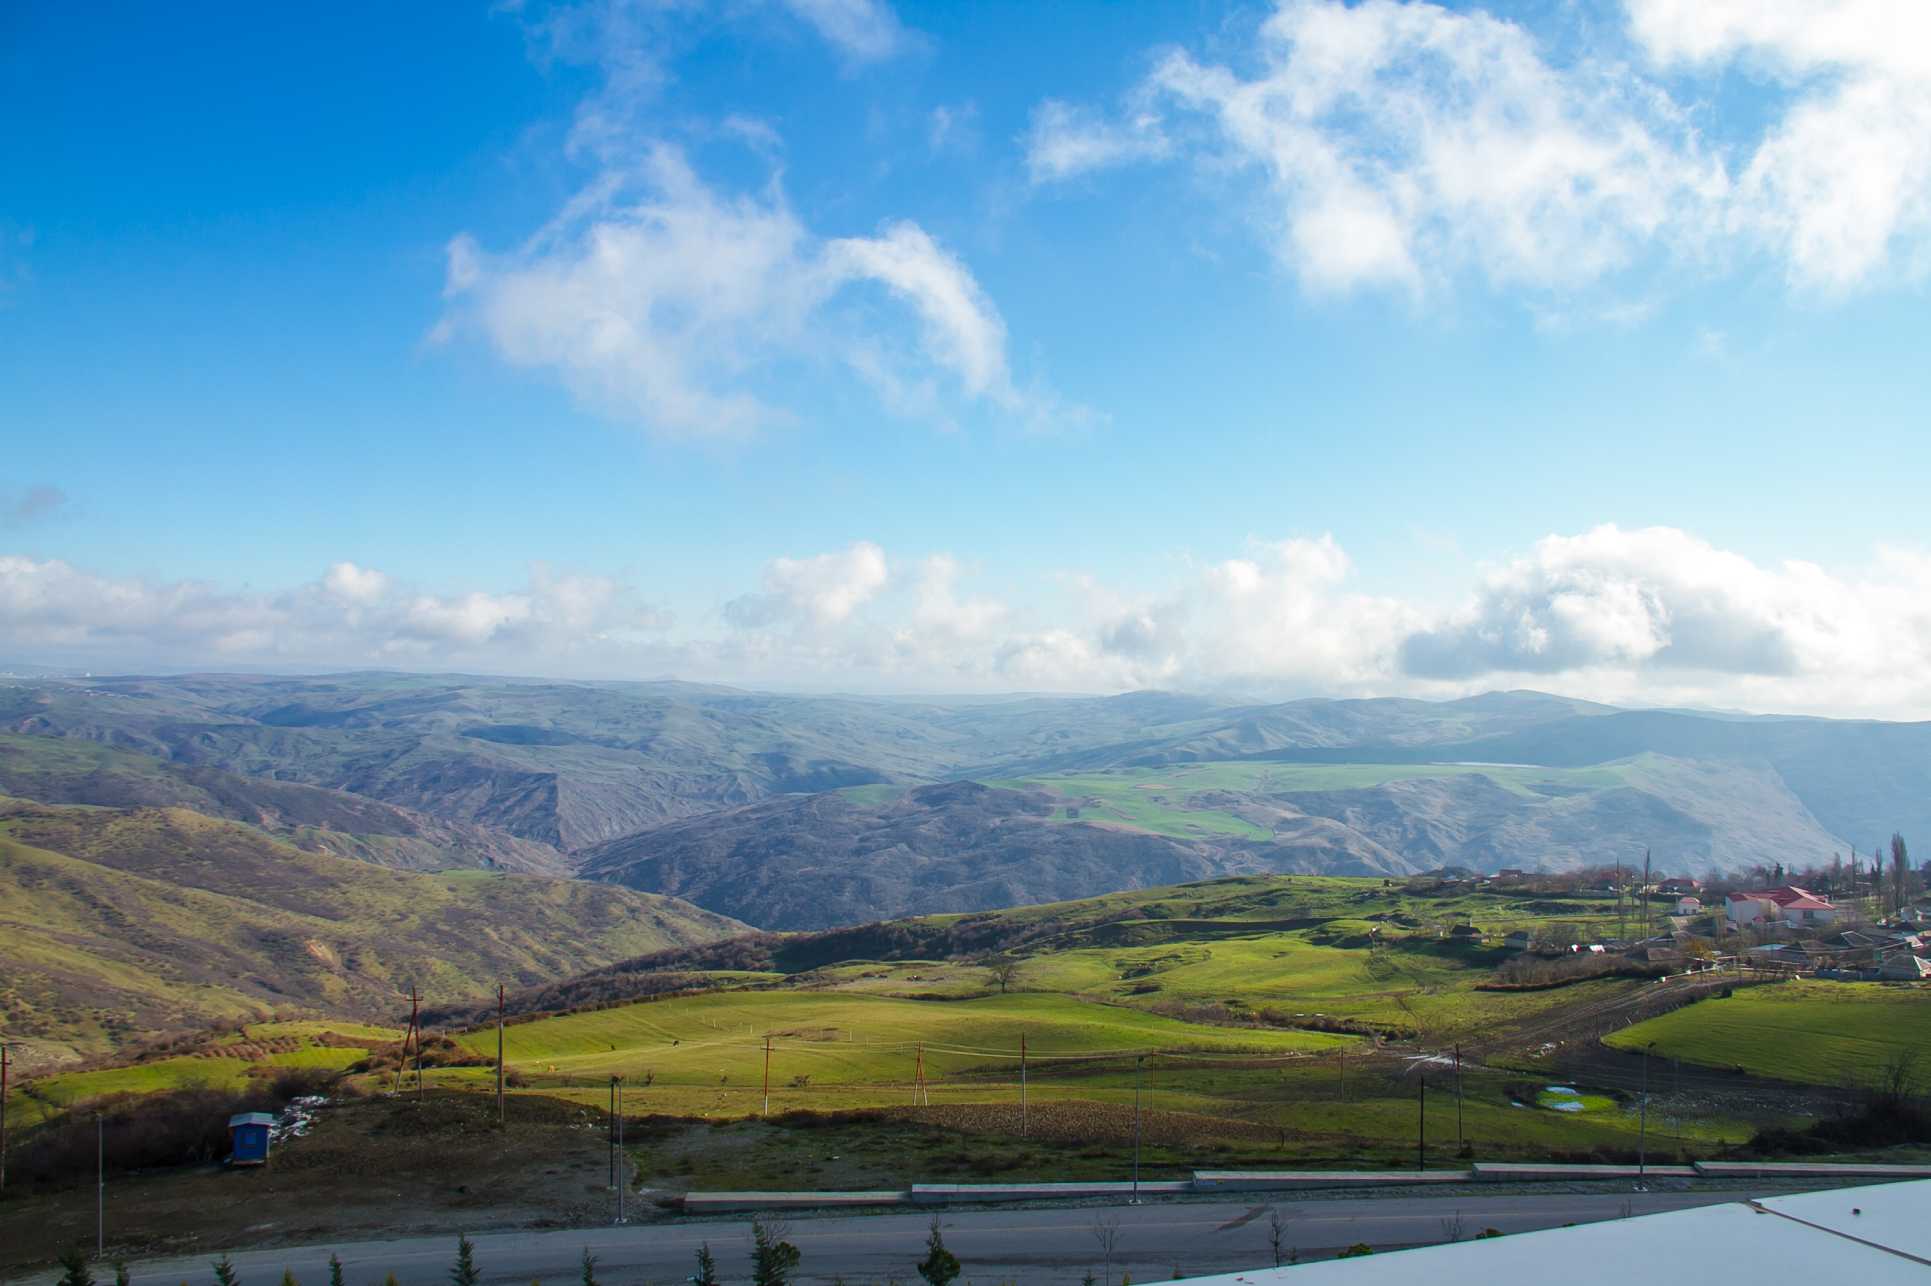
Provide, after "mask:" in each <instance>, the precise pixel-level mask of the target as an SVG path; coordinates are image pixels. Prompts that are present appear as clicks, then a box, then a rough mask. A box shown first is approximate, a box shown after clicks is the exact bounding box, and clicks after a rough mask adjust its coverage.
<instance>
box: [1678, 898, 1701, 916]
mask: <svg viewBox="0 0 1931 1286" xmlns="http://www.w3.org/2000/svg"><path fill="white" fill-rule="evenodd" d="M1676 914H1677V915H1701V914H1703V900H1702V899H1701V898H1693V897H1680V898H1678V899H1676Z"/></svg>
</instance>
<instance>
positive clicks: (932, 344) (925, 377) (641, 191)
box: [438, 144, 1042, 435]
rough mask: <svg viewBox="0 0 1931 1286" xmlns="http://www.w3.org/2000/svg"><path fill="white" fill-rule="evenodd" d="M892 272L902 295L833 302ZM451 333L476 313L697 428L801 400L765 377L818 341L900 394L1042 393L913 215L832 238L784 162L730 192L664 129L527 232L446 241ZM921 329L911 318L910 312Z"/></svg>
mask: <svg viewBox="0 0 1931 1286" xmlns="http://www.w3.org/2000/svg"><path fill="white" fill-rule="evenodd" d="M866 283H872V284H876V285H879V286H882V287H884V289H885V291H886V292H887V294H888V296H889V297H890V298H891V299H893V300H896V301H897V302H898V303H899V304H901V305H902V306H903V307H902V308H896V309H894V308H887V309H864V308H858V307H844V306H834V305H840V304H842V303H844V302H847V301H849V298H850V295H851V291H852V288H853V287H855V286H859V285H863V284H866ZM445 293H446V295H447V296H448V298H449V299H450V301H451V309H452V311H451V314H450V316H449V317H448V318H446V319H445V322H444V324H443V325H442V326H441V327H439V330H438V335H439V337H447V336H450V335H453V334H455V333H458V332H459V331H460V330H461V329H463V327H464V326H465V325H467V326H473V327H474V328H476V329H477V330H479V331H480V332H481V333H482V334H483V335H484V336H486V337H487V339H488V340H489V341H490V343H491V344H492V345H493V347H494V348H495V350H496V351H497V353H498V354H500V355H501V356H502V357H503V358H504V360H506V361H508V362H510V363H512V364H514V365H517V366H524V367H531V368H537V369H543V370H548V371H552V372H554V373H555V374H556V375H557V376H558V377H559V378H561V379H562V380H563V382H564V383H565V384H566V385H567V386H568V387H569V388H570V389H571V391H572V392H573V393H575V394H576V396H577V397H578V398H579V399H581V400H582V401H583V402H584V403H585V404H586V405H588V406H590V407H593V408H595V409H596V410H598V411H600V412H602V413H604V414H607V415H611V416H613V417H617V418H624V419H633V420H638V421H641V422H643V423H645V424H647V425H649V426H651V427H653V428H657V429H661V430H666V431H669V432H673V433H682V434H691V435H731V434H742V433H745V432H747V431H749V430H752V429H754V428H757V427H759V426H761V425H764V424H768V423H770V422H772V421H774V420H781V419H784V418H787V417H788V415H789V411H788V409H787V408H786V407H785V406H783V405H782V404H779V403H776V402H773V401H771V400H768V399H767V397H766V396H765V395H764V394H763V392H762V390H763V388H764V387H765V386H766V385H767V384H768V383H770V382H771V381H772V380H773V379H774V378H775V377H776V376H777V375H778V374H780V373H781V372H782V371H783V370H784V369H785V368H786V367H787V366H788V365H790V364H794V363H797V362H800V361H809V360H812V359H814V358H817V359H829V360H832V361H835V362H837V363H840V364H842V365H844V366H847V367H849V368H851V369H852V370H854V371H856V372H858V373H859V374H860V375H861V376H864V377H865V378H866V379H868V380H869V381H870V382H872V383H873V384H874V385H875V386H878V387H880V388H881V389H883V390H885V391H886V392H887V395H888V397H890V395H891V394H892V393H893V391H895V390H910V389H917V390H919V392H920V396H918V397H917V398H913V397H910V396H906V397H901V398H896V399H893V405H894V409H907V408H910V409H927V410H933V411H936V408H937V407H939V406H940V405H942V404H944V403H945V402H946V400H947V398H948V397H951V398H954V399H963V400H964V401H965V402H967V403H971V402H976V401H981V400H984V401H988V402H991V403H993V404H996V405H998V406H1001V407H1003V408H1007V409H1034V410H1036V409H1037V408H1038V406H1040V405H1042V403H1040V402H1039V401H1037V400H1036V399H1028V398H1024V397H1021V396H1020V395H1019V394H1017V393H1016V392H1015V391H1014V389H1013V385H1012V382H1011V378H1010V373H1009V369H1008V365H1007V355H1006V327H1005V322H1004V321H1003V320H1002V319H1001V317H1000V316H999V312H998V310H997V308H995V307H994V306H993V304H992V302H991V300H989V299H988V298H987V297H986V295H985V292H984V291H983V290H982V289H981V288H980V287H979V284H978V283H977V281H975V280H974V278H973V276H972V274H971V272H970V270H969V269H967V268H966V266H965V264H964V263H963V262H961V261H960V260H959V258H958V257H957V256H956V255H954V254H952V253H951V252H950V251H948V250H946V249H945V248H944V247H943V246H941V245H940V244H939V243H938V242H937V241H936V240H935V239H934V238H933V237H932V236H931V235H930V234H929V233H927V232H926V231H925V230H924V229H923V228H921V227H919V226H918V225H917V224H915V223H910V222H906V221H898V222H893V223H889V224H887V225H886V226H885V227H884V228H882V229H881V230H880V232H879V233H878V235H876V236H870V237H841V238H836V239H833V240H829V241H821V240H820V239H818V238H816V237H814V236H813V235H812V234H811V233H810V232H809V231H807V229H806V228H805V227H804V225H803V224H802V223H801V222H800V221H799V220H798V218H797V216H796V215H795V214H794V213H793V212H792V210H791V208H790V206H789V205H788V204H787V202H786V201H785V199H784V195H783V193H782V191H780V190H779V189H778V187H777V185H776V182H775V180H774V181H773V182H772V184H771V185H770V186H769V187H768V188H767V189H766V190H765V191H764V192H761V193H757V194H743V195H739V196H735V197H730V196H724V195H721V194H719V193H718V192H716V191H715V190H713V189H712V188H710V187H709V186H707V185H706V184H705V183H704V182H703V181H702V180H701V179H699V178H698V176H697V175H696V174H695V173H694V172H693V171H692V169H691V167H690V165H689V163H688V162H687V160H686V159H685V157H684V154H683V153H682V152H681V151H680V150H678V149H676V148H673V147H670V146H668V145H664V144H658V145H655V146H653V147H652V148H650V150H649V151H648V153H647V154H646V157H645V160H644V162H643V164H642V165H641V166H640V167H638V168H637V170H636V171H635V172H634V173H626V172H622V171H609V172H606V173H605V174H604V175H602V176H601V177H600V178H599V179H598V180H597V181H596V182H595V183H593V184H592V185H591V186H590V187H588V188H586V189H585V191H584V192H583V193H582V194H580V195H579V196H578V197H577V198H576V199H574V200H573V201H571V202H570V203H569V204H568V205H567V206H566V207H565V208H564V209H563V210H562V211H561V212H560V213H559V214H558V215H557V217H556V218H555V219H553V220H552V221H551V223H550V224H549V226H548V227H546V228H545V229H544V230H543V231H542V232H540V233H539V234H538V235H537V236H536V237H534V238H532V239H531V240H530V242H528V243H527V244H526V245H525V246H523V247H522V248H521V249H520V250H517V251H513V252H510V253H507V254H501V255H492V254H489V253H486V252H485V251H484V250H483V249H482V248H481V247H480V246H478V245H477V244H476V242H475V241H474V240H473V239H471V238H469V237H467V236H464V237H458V238H456V239H455V240H454V241H453V242H451V243H450V246H449V252H448V271H447V275H446V289H445ZM907 310H909V312H910V314H911V316H912V317H913V318H916V319H917V323H918V327H917V332H918V333H917V336H916V337H915V338H906V337H904V336H902V335H901V334H900V330H901V328H902V322H903V319H904V315H905V312H906V311H907Z"/></svg>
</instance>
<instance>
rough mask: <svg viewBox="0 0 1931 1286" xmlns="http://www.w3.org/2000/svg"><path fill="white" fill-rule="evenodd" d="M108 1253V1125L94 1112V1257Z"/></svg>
mask: <svg viewBox="0 0 1931 1286" xmlns="http://www.w3.org/2000/svg"><path fill="white" fill-rule="evenodd" d="M106 1254H107V1126H106V1124H105V1123H104V1122H103V1121H102V1118H101V1114H100V1113H99V1112H96V1113H94V1258H96V1259H100V1258H103V1257H104V1256H105V1255H106Z"/></svg>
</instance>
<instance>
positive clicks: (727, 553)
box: [0, 0, 1931, 715]
mask: <svg viewBox="0 0 1931 1286" xmlns="http://www.w3.org/2000/svg"><path fill="white" fill-rule="evenodd" d="M1925 23H1926V18H1925V11H1924V10H1922V9H1921V8H1920V7H1918V6H1916V5H1914V4H1912V3H1909V0H1899V2H1897V3H1889V2H1887V0H1843V3H1841V4H1836V5H1821V6H1820V5H1816V4H1810V3H1808V0H1805V3H1803V4H1799V3H1797V0H1747V2H1746V0H1701V2H1700V3H1694V4H1692V3H1690V2H1689V0H1680V2H1679V0H1628V3H1622V2H1620V0H1615V2H1604V3H1598V4H1584V3H1576V4H1567V3H1523V4H1514V5H1496V6H1493V7H1492V8H1489V9H1483V8H1480V7H1474V6H1450V7H1448V8H1436V7H1433V6H1427V5H1419V4H1400V3H1393V2H1392V0H1371V2H1370V3H1366V4H1361V5H1356V6H1345V5H1342V4H1339V3H1330V2H1328V0H1305V2H1302V0H1293V2H1290V3H1287V4H1284V5H1282V6H1280V7H1279V8H1275V7H1272V6H1267V5H1236V6H1223V5H1210V4H1204V3H1175V4H1147V5H1100V4H1094V5H1079V4H1061V5H1054V6H1037V5H989V6H973V7H967V6H956V5H943V6H940V5H932V6H921V5H913V4H901V5H898V6H897V7H895V8H893V7H887V6H885V5H883V4H880V3H876V2H875V0H768V2H762V0H733V2H728V3H717V4H702V3H695V2H692V3H682V4H676V5H671V4H652V3H639V4H631V5H623V4H587V5H580V6H542V5H535V4H528V5H524V6H520V7H519V6H497V7H494V8H492V7H489V6H484V5H476V6H457V5H443V6H409V7H404V11H402V12H398V11H396V10H395V9H394V7H375V6H368V7H361V8H356V7H353V6H351V7H346V8H340V9H331V10H328V11H326V12H324V11H319V10H318V11H312V12H311V11H305V10H300V9H289V10H287V11H286V12H284V11H282V10H278V9H273V8H272V7H271V10H270V11H268V12H263V13H257V12H248V13H246V14H243V13H241V12H239V11H234V12H229V13H226V14H221V13H216V12H213V11H204V12H200V13H196V14H194V15H191V16H187V17H183V16H182V15H181V14H179V13H175V12H167V11H161V10H156V9H153V8H152V7H141V6H128V7H126V8H125V9H122V10H119V11H117V12H116V13H114V14H113V16H112V20H109V21H104V20H103V19H102V18H101V16H100V15H99V14H97V13H82V12H80V11H77V10H75V9H73V7H72V6H53V5H44V6H32V5H29V6H16V7H14V8H13V9H11V10H10V11H9V14H8V16H7V17H6V18H4V19H0V111H4V113H5V117H6V119H8V120H10V121H13V122H15V123H16V124H15V128H13V129H12V130H9V131H7V132H6V134H5V135H4V137H0V166H3V167H4V169H3V171H0V172H4V173H5V174H6V175H7V176H8V181H7V183H6V184H5V186H4V188H0V423H4V426H5V432H6V443H7V449H6V451H5V453H4V456H3V457H0V608H4V609H5V610H4V612H3V613H0V660H4V659H7V658H15V659H19V660H23V661H36V662H55V663H85V664H92V665H97V666H103V667H117V668H119V667H129V668H138V667H143V666H163V665H166V666H179V665H209V666H223V665H246V666H254V665H285V666H313V665H367V664H377V665H403V666H410V667H416V668H441V667H444V666H458V665H460V666H464V667H468V668H479V669H496V670H510V671H521V672H534V673H555V674H582V675H595V676H611V677H644V676H656V675H663V674H679V675H684V676H686V677H693V678H710V679H724V680H730V681H739V682H746V683H759V684H774V685H783V686H797V687H842V688H861V689H876V690H953V689H976V690H1009V689H1010V690H1017V689H1028V690H1031V689H1040V688H1045V689H1065V690H1080V691H1105V690H1117V689H1122V688H1128V687H1136V686H1165V687H1196V688H1212V689H1216V690H1219V689H1225V690H1230V691H1241V692H1252V693H1255V694H1258V695H1288V694H1297V693H1303V692H1345V693H1382V692H1415V693H1419V694H1422V695H1448V694H1451V693H1455V692H1460V691H1467V690H1474V689H1479V688H1483V687H1490V686H1502V685H1530V686H1537V687H1546V688H1556V689H1561V690H1565V691H1575V692H1578V693H1581V694H1584V695H1594V696H1601V697H1606V698H1608V699H1613V700H1655V701H1679V700H1680V701H1709V702H1716V703H1721V704H1743V705H1749V706H1753V707H1756V708H1766V709H1802V710H1820V711H1828V712H1864V713H1875V714H1899V715H1903V714H1927V713H1931V618H1928V617H1927V615H1926V612H1927V608H1926V606H1925V604H1926V602H1927V601H1928V600H1931V570H1927V568H1928V567H1931V539H1928V538H1927V531H1926V522H1925V520H1924V518H1923V515H1922V504H1923V496H1922V488H1923V483H1924V479H1925V478H1926V476H1927V472H1928V471H1927V469H1926V467H1925V466H1926V465H1927V463H1931V460H1927V454H1931V453H1928V452H1927V449H1926V447H1925V445H1924V429H1925V425H1926V412H1925V407H1926V405H1927V404H1928V399H1927V396H1926V395H1927V393H1931V374H1927V371H1931V362H1927V361H1925V359H1924V352H1925V349H1926V347H1927V339H1931V334H1927V331H1928V330H1931V327H1927V323H1926V311H1925V303H1926V300H1925V291H1924V280H1925V275H1926V272H1927V270H1928V269H1931V145H1928V144H1926V143H1925V142H1924V139H1925V138H1926V137H1931V65H1927V61H1926V56H1925V55H1924V54H1923V53H1922V52H1921V51H1922V50H1924V49H1925V48H1927V47H1931V30H1927V29H1926V26H1925ZM1918 37H1923V39H1919V38H1918ZM1914 50H1915V51H1920V52H1913V51H1914ZM1880 639H1882V640H1884V641H1883V642H1882V643H1880V642H1879V640H1880Z"/></svg>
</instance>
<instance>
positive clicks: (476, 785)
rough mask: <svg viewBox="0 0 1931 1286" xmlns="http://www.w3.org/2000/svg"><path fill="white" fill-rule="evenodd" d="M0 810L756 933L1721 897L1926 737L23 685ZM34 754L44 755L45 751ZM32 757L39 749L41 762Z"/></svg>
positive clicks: (1148, 705) (570, 690)
mask: <svg viewBox="0 0 1931 1286" xmlns="http://www.w3.org/2000/svg"><path fill="white" fill-rule="evenodd" d="M0 728H4V729H6V730H9V731H11V732H12V733H13V734H15V735H13V736H12V737H9V738H6V739H5V740H4V741H3V742H0V788H4V789H8V790H12V791H15V792H16V793H22V794H27V795H30V796H33V797H36V798H41V799H43V800H46V801H51V802H66V803H105V804H114V805H127V804H179V805H184V806H187V807H191V808H196V809H198V810H200V811H203V812H208V813H212V814H216V815H221V816H227V817H232V818H235V819H237V820H242V821H247V822H249V823H251V824H254V825H257V826H260V827H262V828H264V829H266V830H269V831H271V832H273V833H275V834H278V835H282V836H286V837H288V838H289V839H291V840H292V841H294V842H296V843H298V844H301V845H302V846H304V847H308V848H312V849H322V850H326V851H330V852H335V853H342V854H346V855H349V856H358V857H363V858H369V859H373V860H378V861H385V862H388V863H391V864H395V865H413V866H433V865H448V866H460V865H467V866H482V865H489V866H498V867H503V868H515V869H526V870H570V871H575V872H578V873H579V874H581V875H582V876H583V877H585V878H588V879H594V880H601V881H607V882H615V883H622V884H625V885H627V886H630V887H633V888H637V889H642V890H646V891H654V892H667V893H674V894H678V895H682V896H687V897H690V898H691V899H692V900H694V901H695V902H697V903H698V904H699V905H703V906H706V907H709V908H710V909H712V910H716V911H721V912H724V913H727V914H731V915H734V916H737V917H739V918H743V919H746V920H749V921H750V922H753V923H756V924H759V925H760V926H763V927H826V926H829V925H833V924H839V923H850V922H854V921H860V920H867V919H875V918H879V917H881V916H888V915H898V914H911V913H919V912H927V911H941V910H968V909H975V910H976V909H987V908H991V907H996V906H1003V905H1010V904H1014V903H1019V902H1029V901H1039V900H1044V899H1054V898H1066V897H1074V896H1082V895H1092V894H1097V893H1102V892H1106V891H1109V890H1112V889H1118V888H1129V887H1136V886H1141V885H1145V884H1148V883H1167V882H1173V881H1176V880H1185V879H1193V878H1200V877H1202V876H1206V875H1213V874H1228V873H1246V872H1270V871H1271V872H1291V871H1307V872H1331V873H1349V874H1401V873H1406V872H1412V871H1419V870H1426V869H1432V868H1434V867H1437V866H1441V865H1465V866H1470V867H1476V868H1481V869H1495V868H1498V867H1502V866H1519V867H1523V868H1528V869H1560V868H1563V867H1570V866H1575V865H1579V864H1594V863H1600V862H1609V861H1615V860H1623V861H1629V862H1636V861H1640V860H1641V857H1642V854H1643V852H1644V851H1645V850H1646V849H1647V850H1650V851H1652V852H1653V853H1654V855H1655V858H1656V860H1657V862H1658V863H1659V865H1661V866H1663V867H1664V868H1666V869H1670V870H1679V871H1690V872H1694V873H1708V872H1719V871H1738V870H1744V869H1748V868H1750V867H1752V866H1757V865H1769V864H1774V863H1778V862H1781V863H1783V864H1784V865H1786V866H1792V865H1805V864H1808V863H1812V862H1817V861H1828V860H1829V859H1830V856H1831V854H1832V853H1833V852H1845V851H1847V850H1848V849H1849V847H1850V846H1851V845H1852V844H1853V843H1854V844H1855V845H1856V846H1857V847H1858V848H1859V849H1860V850H1861V851H1864V852H1866V853H1868V852H1869V851H1870V849H1871V848H1872V846H1874V845H1875V844H1877V843H1879V842H1880V841H1881V840H1883V839H1884V838H1885V837H1888V835H1889V834H1890V833H1891V832H1892V831H1893V830H1901V831H1904V832H1905V833H1906V834H1907V835H1908V834H1912V833H1921V832H1923V831H1925V830H1927V829H1931V725H1928V724H1893V723H1874V722H1869V721H1860V722H1852V721H1832V720H1823V719H1788V718H1760V717H1750V716H1738V715H1734V714H1727V713H1722V714H1714V713H1713V714H1701V713H1695V712H1685V711H1648V710H1620V709H1617V708H1615V707H1611V706H1604V705H1598V704H1594V703H1590V702H1583V701H1575V700H1570V699H1567V698H1563V697H1559V696H1551V695H1547V694H1543V693H1536V692H1496V693H1487V694H1484V695H1481V696H1476V697H1470V698H1466V699H1462V700H1456V701H1443V702H1429V701H1419V700H1412V699H1356V700H1328V699H1308V700H1299V701H1291V702H1284V703H1273V704H1242V703H1229V702H1224V701H1219V700H1215V699H1211V698H1206V697H1200V696H1193V695H1187V694H1175V693H1161V692H1136V693H1128V694H1124V695H1120V696H1113V697H1085V698H1053V697H1016V698H1012V699H1005V700H998V699H985V698H975V699H971V700H945V699H908V698H893V699H885V698H867V697H841V696H780V695H773V694H769V693H758V692H747V691H740V690H736V689H730V688H722V687H715V686H705V685H696V684H684V683H675V682H661V683H589V682H552V681H541V680H528V681H523V680H510V679H500V678H480V677H474V676H463V675H408V674H392V673H378V674H338V675H325V676H313V677H279V676H260V675H248V676H237V675H180V676H171V677H140V676H133V677H94V678H89V679H85V680H75V679H61V678H29V679H22V680H15V681H13V682H11V683H9V684H7V685H6V686H4V687H0ZM60 747H65V749H64V750H63V749H58V748H60ZM43 752H44V753H43Z"/></svg>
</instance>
